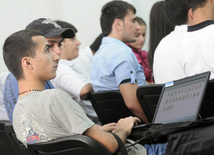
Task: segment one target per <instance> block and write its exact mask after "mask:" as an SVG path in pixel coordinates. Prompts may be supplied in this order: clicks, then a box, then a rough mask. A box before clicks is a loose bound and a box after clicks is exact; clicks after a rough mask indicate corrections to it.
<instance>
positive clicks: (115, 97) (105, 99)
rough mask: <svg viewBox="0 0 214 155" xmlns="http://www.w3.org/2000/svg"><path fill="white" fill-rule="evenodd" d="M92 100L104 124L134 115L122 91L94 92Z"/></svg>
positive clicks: (91, 95)
mask: <svg viewBox="0 0 214 155" xmlns="http://www.w3.org/2000/svg"><path fill="white" fill-rule="evenodd" d="M90 101H91V103H92V105H93V108H94V110H95V111H96V113H97V116H98V118H99V120H100V122H101V123H102V125H104V124H107V123H112V122H117V121H118V120H119V119H121V118H124V117H127V116H134V114H133V113H132V112H131V111H130V110H129V109H128V108H127V107H126V105H125V102H124V100H123V97H122V95H121V93H120V91H102V92H92V93H91V94H90Z"/></svg>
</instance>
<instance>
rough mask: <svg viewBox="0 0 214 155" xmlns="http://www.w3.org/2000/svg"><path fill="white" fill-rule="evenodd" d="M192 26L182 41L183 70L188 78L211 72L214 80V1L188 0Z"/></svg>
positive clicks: (211, 77)
mask: <svg viewBox="0 0 214 155" xmlns="http://www.w3.org/2000/svg"><path fill="white" fill-rule="evenodd" d="M187 3H188V5H189V7H190V8H191V10H190V12H191V13H190V18H191V20H192V22H193V25H192V26H188V30H187V31H188V32H187V34H186V35H185V37H184V39H183V41H182V49H183V50H182V55H183V59H182V62H181V64H182V68H183V70H184V72H185V74H186V75H187V76H191V75H194V74H199V73H202V72H205V71H211V75H210V79H214V63H213V62H214V53H213V48H214V44H213V36H214V13H213V12H214V1H213V0H200V1H199V0H187Z"/></svg>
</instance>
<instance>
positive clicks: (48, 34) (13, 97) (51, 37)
mask: <svg viewBox="0 0 214 155" xmlns="http://www.w3.org/2000/svg"><path fill="white" fill-rule="evenodd" d="M26 29H35V30H39V31H41V32H42V33H43V34H44V36H45V38H46V39H47V41H48V43H49V45H50V46H51V49H52V50H53V51H54V52H55V53H56V54H57V55H60V54H61V50H60V46H61V42H62V40H63V38H67V37H68V38H71V37H74V32H73V31H72V30H71V29H64V28H61V27H60V26H59V25H57V24H56V23H55V22H54V21H52V20H50V19H46V18H39V19H36V20H34V21H33V22H32V23H30V24H29V25H27V27H26ZM52 88H54V87H53V86H52V84H51V83H50V81H47V82H46V84H45V89H52ZM18 91H19V87H18V83H17V80H16V79H15V77H14V76H13V74H11V73H10V74H9V75H8V77H7V79H6V82H5V87H4V104H5V108H6V111H7V114H8V117H9V119H10V121H11V122H12V115H13V109H14V106H15V104H16V103H17V98H18Z"/></svg>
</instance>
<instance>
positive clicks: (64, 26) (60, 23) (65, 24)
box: [55, 20, 78, 33]
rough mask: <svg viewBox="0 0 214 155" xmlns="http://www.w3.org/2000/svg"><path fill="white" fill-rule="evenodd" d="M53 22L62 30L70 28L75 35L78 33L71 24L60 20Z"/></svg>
mask: <svg viewBox="0 0 214 155" xmlns="http://www.w3.org/2000/svg"><path fill="white" fill-rule="evenodd" d="M55 22H56V23H57V24H58V25H60V26H61V27H62V28H71V29H73V31H74V32H75V33H77V32H78V30H77V28H76V27H75V26H74V25H72V24H71V23H68V22H65V21H62V20H55Z"/></svg>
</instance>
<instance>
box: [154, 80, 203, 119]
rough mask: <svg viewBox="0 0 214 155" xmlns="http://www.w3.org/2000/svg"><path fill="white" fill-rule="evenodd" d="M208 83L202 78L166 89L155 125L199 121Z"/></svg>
mask: <svg viewBox="0 0 214 155" xmlns="http://www.w3.org/2000/svg"><path fill="white" fill-rule="evenodd" d="M206 83H207V81H205V80H204V79H203V78H202V79H201V80H200V79H197V80H195V81H194V80H193V81H189V82H186V83H180V84H178V85H176V86H168V87H165V88H164V91H163V92H162V93H163V94H162V98H161V100H160V101H159V106H158V107H157V108H158V109H156V116H155V118H154V120H153V123H169V122H180V121H181V122H183V121H191V120H195V119H197V115H198V111H199V108H200V104H201V101H202V97H203V93H204V91H205V88H206Z"/></svg>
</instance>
